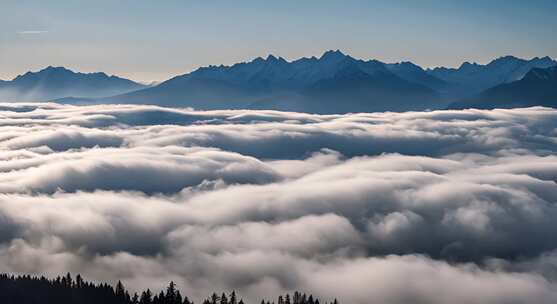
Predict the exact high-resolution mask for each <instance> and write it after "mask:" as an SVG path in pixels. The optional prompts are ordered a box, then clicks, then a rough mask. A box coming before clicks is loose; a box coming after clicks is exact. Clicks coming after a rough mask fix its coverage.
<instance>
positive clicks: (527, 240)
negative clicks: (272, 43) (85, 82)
mask: <svg viewBox="0 0 557 304" xmlns="http://www.w3.org/2000/svg"><path fill="white" fill-rule="evenodd" d="M0 130H1V132H0V265H1V266H0V271H9V272H21V273H41V274H44V273H46V274H58V273H61V272H66V271H73V272H81V273H83V274H85V275H86V276H87V277H90V278H93V279H99V280H108V281H114V280H117V279H123V280H124V281H125V282H126V283H127V285H129V286H130V287H131V288H138V289H139V288H151V289H153V288H160V287H162V286H163V285H164V284H166V283H167V281H168V280H174V281H176V282H178V283H179V286H180V287H181V289H183V290H184V291H186V292H188V293H189V294H191V295H193V296H194V297H201V296H204V295H205V294H206V293H207V292H208V291H212V290H215V289H237V290H239V291H240V292H241V293H242V295H243V296H244V297H245V298H247V299H249V300H251V301H256V300H259V297H261V296H262V295H264V294H265V295H268V294H278V293H280V292H284V291H289V290H293V289H304V290H306V291H308V292H312V293H314V294H317V295H319V296H321V297H324V298H331V297H339V298H340V299H341V300H342V301H344V302H346V303H407V302H408V301H410V300H411V301H412V302H415V303H447V302H452V303H509V302H512V303H527V302H531V303H534V302H535V303H554V302H555V301H556V300H557V292H556V290H557V281H556V280H557V275H555V273H556V271H555V269H557V258H555V256H556V254H555V252H556V251H557V239H555V238H554V237H553V236H554V235H555V233H557V229H556V228H555V225H554V223H555V222H556V221H557V207H556V203H557V202H556V201H555V198H556V197H557V183H556V181H557V157H556V156H555V152H556V149H557V111H555V110H553V109H547V108H528V109H513V110H492V111H482V110H462V111H435V112H407V113H371V114H369V113H368V114H347V115H311V114H304V113H287V112H277V111H208V112H200V111H192V110H189V109H172V108H161V107H155V106H135V105H99V106H83V107H78V106H68V105H58V104H48V103H45V104H1V105H0ZM339 281H341V282H343V284H338V282H339Z"/></svg>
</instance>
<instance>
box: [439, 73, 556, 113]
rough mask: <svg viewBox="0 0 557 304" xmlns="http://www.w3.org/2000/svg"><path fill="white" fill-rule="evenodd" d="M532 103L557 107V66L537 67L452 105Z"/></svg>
mask: <svg viewBox="0 0 557 304" xmlns="http://www.w3.org/2000/svg"><path fill="white" fill-rule="evenodd" d="M530 106H546V107H553V108H555V107H557V66H553V67H550V68H546V69H540V68H534V69H532V70H530V71H529V72H528V73H527V74H526V75H525V76H524V78H522V79H521V80H517V81H513V82H510V83H505V84H501V85H498V86H495V87H493V88H491V89H488V90H486V91H484V92H482V93H481V94H479V95H478V96H477V97H473V98H469V99H465V100H463V101H460V102H456V103H454V104H452V105H451V106H450V107H451V108H454V109H463V108H480V109H494V108H517V107H530Z"/></svg>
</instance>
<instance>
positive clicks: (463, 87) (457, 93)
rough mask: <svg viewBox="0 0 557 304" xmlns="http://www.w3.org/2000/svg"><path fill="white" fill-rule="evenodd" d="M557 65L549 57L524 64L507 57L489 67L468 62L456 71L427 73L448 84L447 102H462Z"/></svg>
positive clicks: (436, 70) (445, 69) (521, 60)
mask: <svg viewBox="0 0 557 304" xmlns="http://www.w3.org/2000/svg"><path fill="white" fill-rule="evenodd" d="M555 65H557V61H555V60H553V59H551V58H549V57H543V58H538V57H536V58H533V59H531V60H524V59H520V58H516V57H513V56H505V57H501V58H498V59H495V60H493V61H491V62H490V63H488V64H486V65H480V64H477V63H468V62H465V63H463V64H462V65H461V66H460V67H459V68H457V69H451V68H435V69H433V70H428V71H427V72H428V73H429V74H430V75H432V76H435V77H436V78H439V79H442V80H444V81H446V82H447V83H449V89H448V94H446V96H447V97H448V98H450V99H462V98H467V97H471V96H474V95H476V94H478V93H480V92H481V91H483V90H486V89H489V88H491V87H494V86H497V85H500V84H503V83H509V82H513V81H516V80H520V79H522V77H524V75H526V73H528V72H529V71H530V70H531V69H533V68H548V67H552V66H555Z"/></svg>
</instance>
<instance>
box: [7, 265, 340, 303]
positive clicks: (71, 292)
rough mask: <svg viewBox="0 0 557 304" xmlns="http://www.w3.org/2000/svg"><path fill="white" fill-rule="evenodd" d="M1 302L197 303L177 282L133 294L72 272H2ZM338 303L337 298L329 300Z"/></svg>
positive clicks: (286, 299) (298, 296)
mask: <svg viewBox="0 0 557 304" xmlns="http://www.w3.org/2000/svg"><path fill="white" fill-rule="evenodd" d="M0 303H9V304H11V303H14V304H15V303H17V304H78V303H79V304H98V303H103V304H195V303H194V301H193V300H192V299H190V298H188V297H187V296H186V295H182V294H181V292H180V290H178V288H177V287H176V284H175V283H174V282H170V283H169V284H168V287H166V290H161V291H160V292H158V293H154V292H153V291H151V290H150V289H147V290H144V291H141V292H139V293H137V292H134V293H133V294H131V293H130V292H129V291H128V290H126V288H125V287H124V284H123V283H122V282H121V281H118V283H117V284H116V286H111V285H109V284H107V283H93V282H89V281H86V280H84V279H83V277H82V276H81V275H80V274H77V275H76V276H75V278H73V277H72V275H71V274H70V273H67V274H66V275H65V276H58V277H56V278H54V279H49V278H46V277H44V276H41V277H38V276H31V275H17V276H16V275H10V274H0ZM320 303H321V302H320V301H319V299H318V298H316V297H314V296H313V295H311V294H310V295H307V294H305V293H301V292H298V291H296V292H294V293H293V294H292V295H290V294H285V295H280V296H278V298H277V301H274V300H268V299H262V300H261V304H320ZM202 304H244V300H243V299H241V298H240V297H238V296H237V295H236V292H235V291H232V292H230V293H224V292H223V293H218V294H217V293H213V294H211V295H209V296H208V297H207V298H206V299H204V300H203V301H202ZM323 304H338V301H337V300H336V299H335V300H333V301H332V302H330V303H325V302H324V303H323Z"/></svg>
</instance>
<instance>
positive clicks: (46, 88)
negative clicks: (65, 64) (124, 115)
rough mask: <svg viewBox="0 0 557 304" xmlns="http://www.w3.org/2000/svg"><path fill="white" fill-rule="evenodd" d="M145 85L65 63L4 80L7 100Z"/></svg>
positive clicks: (92, 94) (1, 88)
mask: <svg viewBox="0 0 557 304" xmlns="http://www.w3.org/2000/svg"><path fill="white" fill-rule="evenodd" d="M142 88H145V86H144V85H142V84H139V83H136V82H133V81H131V80H128V79H124V78H120V77H116V76H108V75H106V74H105V73H89V74H85V73H75V72H73V71H70V70H68V69H65V68H62V67H51V66H49V67H47V68H45V69H43V70H41V71H39V72H27V73H26V74H24V75H20V76H17V77H16V78H14V79H13V80H12V81H1V82H0V99H1V100H4V101H43V100H51V99H57V98H63V97H70V96H75V97H89V98H98V97H104V96H111V95H115V94H122V93H126V92H130V91H133V90H138V89H142Z"/></svg>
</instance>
